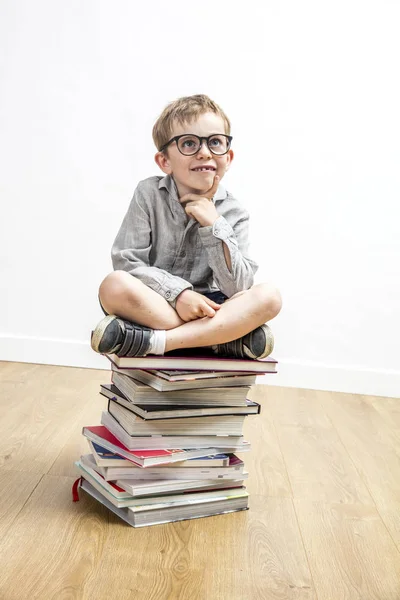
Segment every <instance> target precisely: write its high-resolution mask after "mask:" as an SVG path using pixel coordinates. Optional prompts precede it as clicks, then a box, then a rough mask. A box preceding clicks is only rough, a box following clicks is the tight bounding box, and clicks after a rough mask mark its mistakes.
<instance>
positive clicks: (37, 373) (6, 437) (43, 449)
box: [0, 365, 105, 474]
mask: <svg viewBox="0 0 400 600" xmlns="http://www.w3.org/2000/svg"><path fill="white" fill-rule="evenodd" d="M37 366H38V365H36V367H37ZM42 367H43V368H40V369H39V370H38V369H31V368H30V365H28V367H27V368H25V365H24V366H23V367H21V370H20V375H19V378H18V377H14V378H12V377H11V378H10V370H3V371H1V372H0V376H1V379H0V394H3V393H4V395H5V397H7V399H8V404H9V406H10V409H8V408H4V410H3V416H2V419H1V421H0V439H1V445H0V466H2V467H3V468H6V469H12V470H20V471H27V470H29V471H34V472H36V473H41V474H43V473H46V472H47V471H48V470H49V468H50V467H51V465H52V463H53V462H54V461H55V459H56V458H57V456H58V455H59V453H60V452H61V450H62V448H63V447H64V445H65V443H66V442H67V440H68V439H69V438H70V436H71V435H72V434H73V432H74V431H76V427H77V417H79V415H80V414H81V413H82V412H83V411H84V410H86V407H87V404H88V401H90V399H92V398H96V397H97V396H98V388H99V385H100V381H101V382H103V381H104V376H105V374H104V372H103V371H94V370H84V369H71V368H68V367H52V366H49V365H42ZM15 369H16V370H17V372H18V368H17V367H14V369H13V370H12V372H13V371H15ZM4 373H5V376H4V377H3V375H4ZM10 386H12V389H10ZM10 394H11V395H12V397H13V401H12V402H10V400H9V396H10ZM3 397H4V396H3Z"/></svg>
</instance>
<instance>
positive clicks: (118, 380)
mask: <svg viewBox="0 0 400 600" xmlns="http://www.w3.org/2000/svg"><path fill="white" fill-rule="evenodd" d="M126 372H127V370H124V373H126ZM124 373H121V372H119V371H115V370H113V372H112V374H111V380H112V383H113V384H114V385H115V387H116V388H118V389H119V390H120V392H122V393H123V395H124V396H125V397H126V398H128V400H130V401H131V402H133V403H134V404H168V405H175V404H185V403H186V402H187V401H188V400H190V402H191V404H200V405H205V406H207V405H208V404H211V405H212V404H213V403H214V402H215V400H218V401H219V402H220V403H222V402H223V403H224V404H225V405H229V404H236V403H237V404H239V405H241V406H245V405H246V397H247V394H248V392H249V390H250V386H239V387H226V388H225V387H224V388H222V387H219V388H203V389H193V388H192V389H190V390H189V389H188V390H177V391H169V392H159V391H158V390H155V389H154V388H153V387H152V386H150V385H147V384H146V383H141V382H140V381H137V380H136V379H134V377H133V375H134V373H135V372H133V373H132V372H129V374H128V375H125V374H124Z"/></svg>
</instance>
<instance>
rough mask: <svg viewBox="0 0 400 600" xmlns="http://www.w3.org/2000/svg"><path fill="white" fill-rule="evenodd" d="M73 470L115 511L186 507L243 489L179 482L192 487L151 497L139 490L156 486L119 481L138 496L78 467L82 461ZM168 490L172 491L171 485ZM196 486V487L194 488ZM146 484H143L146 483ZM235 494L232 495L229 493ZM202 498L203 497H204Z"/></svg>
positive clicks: (225, 484)
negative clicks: (156, 506)
mask: <svg viewBox="0 0 400 600" xmlns="http://www.w3.org/2000/svg"><path fill="white" fill-rule="evenodd" d="M75 466H76V468H77V470H78V471H79V473H80V475H82V476H83V477H84V478H85V479H86V480H87V481H89V483H91V484H92V486H93V487H95V488H96V489H97V490H98V491H99V492H100V493H101V494H102V495H103V496H105V497H106V498H108V499H109V500H110V502H112V504H114V505H115V506H118V507H120V508H121V507H123V506H149V505H151V504H159V503H160V502H171V503H175V504H185V503H187V502H190V500H195V499H198V498H204V497H206V498H213V497H218V496H219V495H220V493H221V492H220V490H224V495H229V494H230V493H232V494H233V495H235V494H236V493H237V490H238V489H240V488H242V487H243V485H242V484H243V481H242V480H236V481H217V482H214V481H213V482H211V483H210V482H209V480H204V481H203V482H188V481H186V482H182V481H181V482H179V483H180V484H182V483H185V484H188V485H191V486H192V487H191V488H189V487H186V490H182V489H181V490H175V491H176V493H172V491H173V490H170V491H171V493H164V494H162V493H159V494H151V492H150V493H147V495H146V494H142V493H141V491H140V490H143V489H147V490H149V489H151V487H152V488H153V489H156V485H153V486H151V485H150V484H154V482H147V485H146V486H145V485H143V486H141V487H140V485H139V483H138V482H136V486H135V485H132V482H127V483H125V480H121V481H122V482H123V484H124V486H125V485H126V487H127V488H129V489H131V490H134V489H136V490H139V491H140V493H139V494H135V495H134V494H132V493H130V492H129V491H127V490H126V489H124V488H122V487H121V486H120V485H119V484H116V483H114V482H112V481H106V480H105V479H104V478H103V477H101V475H99V474H98V473H96V471H94V470H93V469H90V467H87V466H85V465H83V464H82V463H81V461H79V460H77V461H76V462H75ZM169 483H170V484H171V486H170V487H173V484H172V483H171V482H169ZM197 483H198V484H199V485H197V486H196V484H197ZM145 484H146V482H145ZM231 490H234V491H231ZM203 494H204V495H205V496H203Z"/></svg>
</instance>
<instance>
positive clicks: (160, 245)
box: [111, 175, 258, 306]
mask: <svg viewBox="0 0 400 600" xmlns="http://www.w3.org/2000/svg"><path fill="white" fill-rule="evenodd" d="M214 203H215V207H216V209H217V212H218V214H219V215H220V216H219V217H218V219H217V220H216V221H215V223H214V224H213V225H210V226H207V227H201V226H200V224H199V223H198V222H197V221H196V220H195V219H193V218H189V217H188V216H187V214H186V213H185V210H184V208H183V206H182V205H181V204H180V202H179V199H178V192H177V188H176V185H175V182H174V180H173V179H172V177H170V176H169V175H167V176H165V177H159V176H155V177H149V178H148V179H145V180H143V181H141V182H140V183H139V185H138V186H137V188H136V190H135V193H134V195H133V198H132V201H131V203H130V206H129V208H128V212H127V213H126V215H125V218H124V220H123V222H122V225H121V228H120V230H119V232H118V235H117V237H116V239H115V242H114V245H113V247H112V250H111V256H112V262H113V267H114V269H115V270H117V269H121V270H123V271H127V272H128V273H131V275H133V276H134V277H137V278H138V279H139V280H140V281H142V282H143V283H144V284H146V285H147V286H149V287H150V288H151V289H153V290H154V291H156V292H158V293H159V294H160V295H161V296H163V297H164V298H165V299H166V300H167V301H168V302H170V303H171V304H172V305H173V306H175V299H176V298H177V296H178V295H179V294H180V293H181V292H182V291H183V290H185V289H194V290H195V291H196V292H200V293H204V292H212V291H215V290H218V289H219V290H221V291H222V292H223V293H224V294H225V295H226V296H228V297H230V296H232V295H233V294H235V293H236V292H239V291H242V290H246V289H248V288H250V287H251V286H252V285H253V279H254V273H255V272H256V271H257V268H258V266H257V264H256V263H255V262H254V261H253V260H251V258H250V257H249V256H248V245H249V242H248V222H249V214H248V212H247V211H246V210H245V209H244V208H243V207H242V206H241V205H240V204H239V202H238V201H237V200H236V199H235V198H234V197H233V196H232V195H231V194H230V193H229V192H227V191H226V190H225V189H224V188H223V187H222V186H221V185H220V186H219V187H218V190H217V192H216V194H215V196H214ZM222 241H224V242H225V244H226V245H227V246H228V248H229V252H230V255H231V262H232V271H229V269H228V267H227V264H226V261H225V256H224V251H223V244H222Z"/></svg>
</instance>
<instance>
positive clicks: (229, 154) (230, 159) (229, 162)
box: [225, 150, 235, 171]
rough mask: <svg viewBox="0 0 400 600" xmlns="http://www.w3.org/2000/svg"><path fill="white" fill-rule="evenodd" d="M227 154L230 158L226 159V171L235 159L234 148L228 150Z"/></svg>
mask: <svg viewBox="0 0 400 600" xmlns="http://www.w3.org/2000/svg"><path fill="white" fill-rule="evenodd" d="M226 156H227V159H228V160H227V161H226V166H225V171H227V170H228V169H229V167H230V164H231V162H232V161H233V158H234V156H235V154H234V152H233V150H229V151H228V152H227V155H226Z"/></svg>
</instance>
